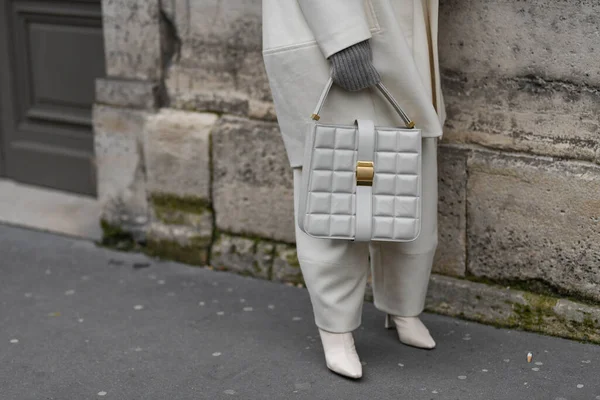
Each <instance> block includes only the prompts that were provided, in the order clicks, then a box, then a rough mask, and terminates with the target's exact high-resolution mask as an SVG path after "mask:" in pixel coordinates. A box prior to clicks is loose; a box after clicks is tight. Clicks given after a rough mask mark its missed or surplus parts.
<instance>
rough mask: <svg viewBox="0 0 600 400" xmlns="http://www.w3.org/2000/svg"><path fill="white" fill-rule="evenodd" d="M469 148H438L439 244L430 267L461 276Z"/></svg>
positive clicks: (440, 271) (445, 273)
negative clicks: (432, 264)
mask: <svg viewBox="0 0 600 400" xmlns="http://www.w3.org/2000/svg"><path fill="white" fill-rule="evenodd" d="M467 154H468V150H466V149H461V148H459V147H455V146H448V145H442V146H439V148H438V247H437V251H436V255H435V260H434V266H433V270H434V271H435V272H437V273H441V274H444V275H454V276H464V274H465V267H466V248H467V247H466V246H467V243H466V242H467V240H466V235H467V207H466V203H467Z"/></svg>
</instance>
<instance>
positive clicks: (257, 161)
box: [212, 117, 295, 243]
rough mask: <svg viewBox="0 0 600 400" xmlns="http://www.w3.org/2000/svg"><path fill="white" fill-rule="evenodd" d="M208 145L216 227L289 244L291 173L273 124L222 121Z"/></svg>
mask: <svg viewBox="0 0 600 400" xmlns="http://www.w3.org/2000/svg"><path fill="white" fill-rule="evenodd" d="M212 143H213V145H212V146H213V157H212V158H213V201H214V208H215V213H216V220H217V227H218V228H219V229H222V230H225V231H228V232H233V233H237V234H250V235H258V236H262V237H266V238H272V239H274V240H280V241H284V242H288V243H293V242H294V241H295V234H294V220H293V214H294V211H293V210H294V201H293V199H294V197H293V180H292V170H291V169H290V168H289V164H288V161H287V158H286V154H285V149H284V147H283V141H282V140H281V135H280V134H279V129H278V127H277V124H275V123H268V122H258V121H251V120H248V119H243V118H235V117H224V118H222V119H221V120H220V121H219V122H218V124H217V126H216V127H215V129H214V130H213V134H212Z"/></svg>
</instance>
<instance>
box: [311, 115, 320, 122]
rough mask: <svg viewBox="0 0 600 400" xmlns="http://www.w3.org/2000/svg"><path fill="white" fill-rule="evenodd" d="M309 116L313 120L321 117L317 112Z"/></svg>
mask: <svg viewBox="0 0 600 400" xmlns="http://www.w3.org/2000/svg"><path fill="white" fill-rule="evenodd" d="M310 118H311V119H313V120H315V121H318V120H320V119H321V117H320V116H319V114H313V115H311V116H310Z"/></svg>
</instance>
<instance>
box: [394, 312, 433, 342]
mask: <svg viewBox="0 0 600 400" xmlns="http://www.w3.org/2000/svg"><path fill="white" fill-rule="evenodd" d="M392 321H393V322H394V324H395V325H396V331H397V332H398V338H399V339H400V341H401V342H402V343H404V344H407V345H409V346H414V347H418V348H421V349H433V348H434V347H435V341H434V340H433V338H432V337H431V334H430V333H429V330H428V329H427V327H426V326H425V325H423V322H421V320H420V319H419V317H398V316H396V315H391V314H385V327H386V328H390V327H392Z"/></svg>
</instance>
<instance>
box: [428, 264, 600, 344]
mask: <svg viewBox="0 0 600 400" xmlns="http://www.w3.org/2000/svg"><path fill="white" fill-rule="evenodd" d="M425 309H426V310H427V311H430V312H435V313H438V314H445V315H450V316H453V317H460V318H464V319H468V320H472V321H477V322H481V323H485V324H491V325H495V326H501V327H507V328H517V329H522V330H528V331H533V332H541V333H545V334H549V335H555V336H562V337H566V338H570V339H578V340H587V341H591V342H595V343H600V307H598V306H593V305H588V304H583V303H578V302H574V301H571V300H566V299H560V298H556V297H551V296H544V295H537V294H533V293H528V292H524V291H519V290H514V289H511V288H509V287H501V286H496V285H486V284H483V283H477V282H471V281H466V280H461V279H455V278H450V277H445V276H440V275H432V276H431V280H430V283H429V288H428V291H427V299H426V302H425Z"/></svg>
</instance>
